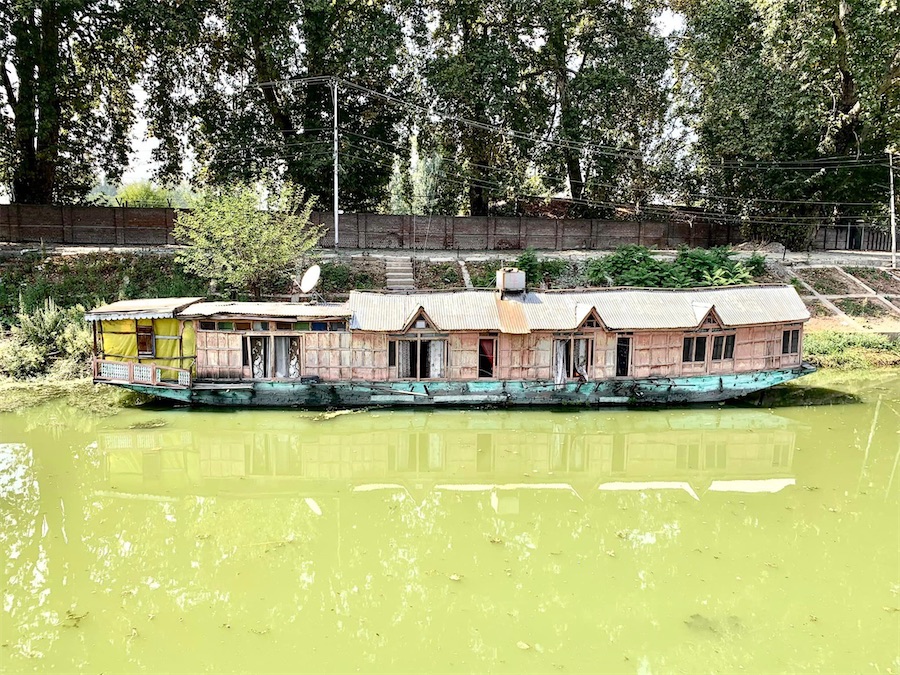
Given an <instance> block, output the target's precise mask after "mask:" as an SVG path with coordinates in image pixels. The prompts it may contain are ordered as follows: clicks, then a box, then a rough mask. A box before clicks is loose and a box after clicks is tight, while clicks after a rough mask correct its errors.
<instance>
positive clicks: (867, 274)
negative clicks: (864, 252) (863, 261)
mask: <svg viewBox="0 0 900 675" xmlns="http://www.w3.org/2000/svg"><path fill="white" fill-rule="evenodd" d="M843 269H844V271H845V272H847V273H848V274H852V275H853V276H854V277H856V278H857V279H859V280H860V281H862V282H863V283H864V284H866V285H867V286H869V288H872V289H874V290H875V291H876V292H878V293H891V294H898V293H900V281H898V280H897V278H896V277H894V276H893V275H892V274H891V273H890V272H887V271H885V270H881V269H878V268H877V267H844V268H843Z"/></svg>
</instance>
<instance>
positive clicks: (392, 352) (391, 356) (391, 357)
mask: <svg viewBox="0 0 900 675" xmlns="http://www.w3.org/2000/svg"><path fill="white" fill-rule="evenodd" d="M396 365H397V341H396V340H389V341H388V366H389V367H393V366H396Z"/></svg>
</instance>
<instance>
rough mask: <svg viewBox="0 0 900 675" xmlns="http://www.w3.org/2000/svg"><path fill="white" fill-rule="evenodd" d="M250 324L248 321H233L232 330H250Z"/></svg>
mask: <svg viewBox="0 0 900 675" xmlns="http://www.w3.org/2000/svg"><path fill="white" fill-rule="evenodd" d="M251 327H252V324H251V323H250V322H249V321H235V322H234V329H235V330H250V329H251Z"/></svg>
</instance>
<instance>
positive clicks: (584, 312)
mask: <svg viewBox="0 0 900 675" xmlns="http://www.w3.org/2000/svg"><path fill="white" fill-rule="evenodd" d="M577 309H578V315H579V316H581V317H582V319H581V321H580V322H579V323H578V327H577V328H576V329H575V330H579V331H582V330H606V324H604V323H603V319H601V318H600V314H598V313H597V308H596V307H594V306H590V307H585V306H583V305H579V306H578V308H577Z"/></svg>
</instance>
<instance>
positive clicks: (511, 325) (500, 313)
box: [497, 296, 531, 335]
mask: <svg viewBox="0 0 900 675" xmlns="http://www.w3.org/2000/svg"><path fill="white" fill-rule="evenodd" d="M497 318H498V319H499V320H500V332H502V333H510V334H512V335H526V334H528V333H530V332H531V329H530V328H529V327H528V321H527V319H526V318H525V312H524V311H523V310H522V304H521V303H520V302H516V301H515V300H504V299H503V298H501V297H500V296H497Z"/></svg>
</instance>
